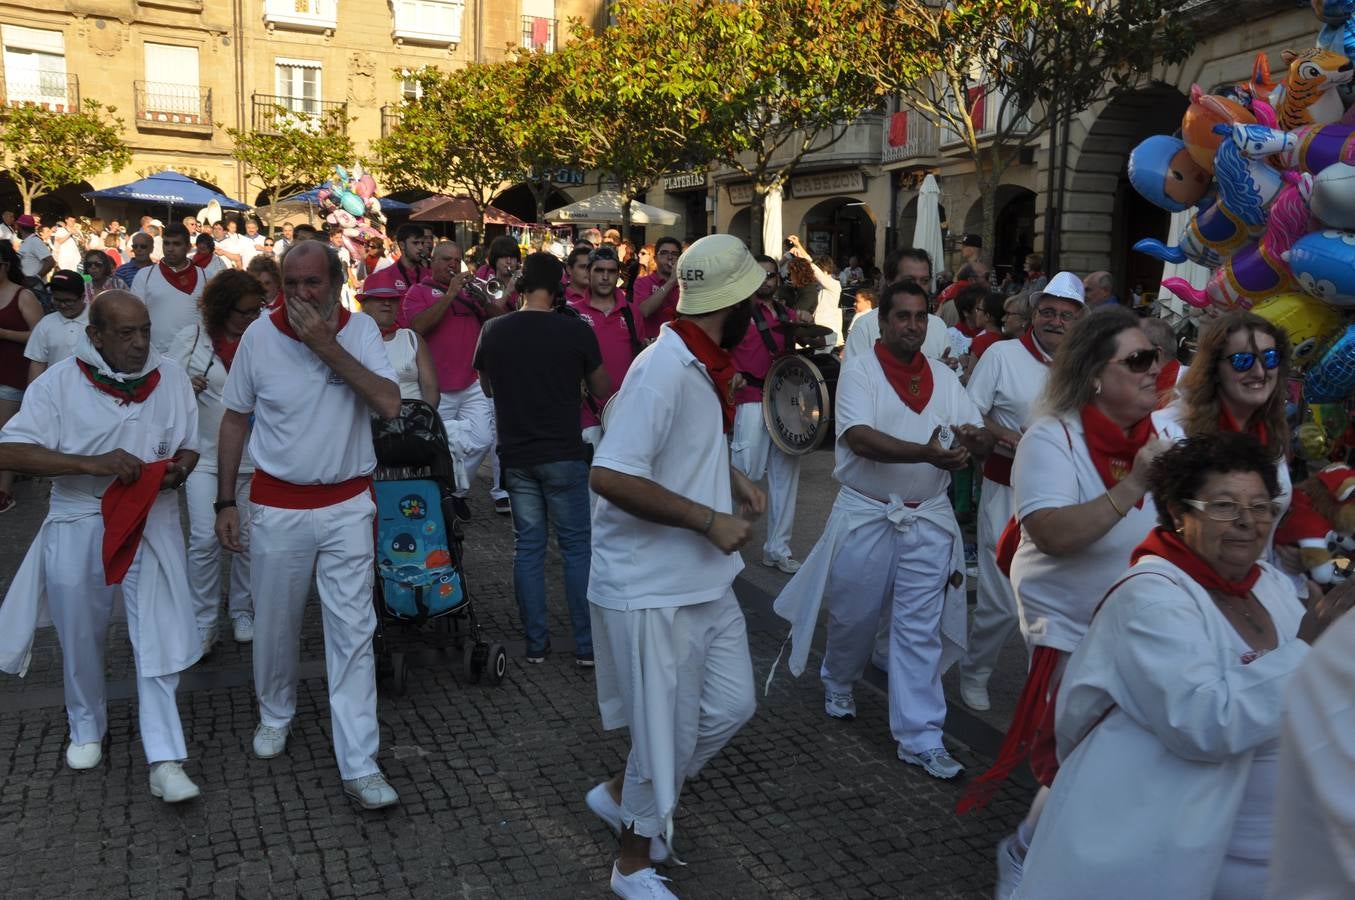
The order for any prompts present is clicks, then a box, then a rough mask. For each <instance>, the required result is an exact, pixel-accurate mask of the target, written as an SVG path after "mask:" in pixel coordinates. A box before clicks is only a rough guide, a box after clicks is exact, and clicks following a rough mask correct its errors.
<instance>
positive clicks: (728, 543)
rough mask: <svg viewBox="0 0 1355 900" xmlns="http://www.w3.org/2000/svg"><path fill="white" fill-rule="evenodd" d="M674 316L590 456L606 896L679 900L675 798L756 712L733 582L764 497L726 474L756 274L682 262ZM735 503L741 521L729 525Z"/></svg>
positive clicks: (736, 265) (725, 254) (742, 251)
mask: <svg viewBox="0 0 1355 900" xmlns="http://www.w3.org/2000/svg"><path fill="white" fill-rule="evenodd" d="M677 271H678V279H679V285H680V297H679V299H678V304H677V312H678V316H679V318H678V319H677V320H676V321H675V322H673V323H672V324H671V325H670V326H669V327H667V328H664V329H662V331H660V333H659V338H658V340H657V341H656V342H655V343H654V345H653V346H651V347H650V348H649V349H647V350H646V351H645V352H644V353H642V354H641V355H640V356H639V357H638V358H637V359H636V361H635V364H634V365H633V366H632V367H631V369H630V370H629V371H628V372H627V373H626V380H625V381H624V382H623V383H622V385H621V390H620V391H619V392H618V393H617V394H616V396H615V397H613V398H612V402H611V404H610V405H609V412H608V416H607V418H608V420H609V422H612V423H618V424H614V425H611V427H608V428H607V429H606V431H605V433H604V434H603V438H602V443H601V444H600V445H599V446H598V449H597V453H596V455H595V456H594V458H593V474H592V487H593V490H595V491H596V492H597V493H598V494H599V495H600V497H601V499H600V500H599V502H598V507H597V511H596V512H595V514H594V518H593V565H592V573H591V575H590V579H589V589H588V590H589V599H590V601H591V603H592V610H593V652H594V654H595V655H596V660H597V669H596V678H597V687H598V706H599V707H600V709H601V712H602V719H603V726H604V727H605V728H608V729H612V728H620V727H623V726H624V727H628V728H629V729H630V737H631V752H630V758H629V761H628V763H627V765H626V770H625V772H624V773H620V774H617V775H616V776H615V777H614V778H612V779H611V780H610V781H606V782H603V783H601V784H598V785H597V786H595V787H594V788H593V789H592V790H591V791H589V792H588V796H587V802H588V806H589V808H590V809H592V810H593V812H594V813H595V814H597V815H598V816H599V817H600V818H602V819H603V820H604V821H605V822H607V824H608V825H610V826H611V827H612V829H613V830H614V831H618V832H620V834H621V852H620V857H619V858H618V859H617V860H616V863H615V865H614V866H613V868H612V877H611V888H612V891H613V892H614V893H616V894H617V895H618V896H620V897H632V898H646V900H659V898H665V897H673V896H674V895H673V893H672V892H671V891H669V890H668V888H667V887H666V886H665V885H664V881H665V879H662V878H660V877H659V876H658V875H657V874H656V873H655V871H654V868H653V862H662V861H664V860H665V859H667V858H668V857H669V849H668V838H669V837H670V836H671V833H672V821H673V813H674V811H675V810H676V807H677V801H678V795H679V794H680V792H681V790H682V784H683V782H684V781H685V780H686V779H687V778H692V777H695V776H696V774H697V773H698V772H699V771H700V770H701V768H702V766H704V765H705V764H706V763H707V762H708V761H709V760H710V759H711V758H712V757H713V756H714V755H715V754H716V753H718V752H719V751H720V749H721V748H722V747H724V745H725V744H726V743H728V741H729V740H730V739H731V738H732V737H733V736H734V734H735V733H737V732H738V730H739V729H740V728H741V727H742V726H743V724H744V723H745V722H747V721H748V719H749V718H750V717H751V716H752V715H753V712H754V709H755V706H756V702H755V699H754V690H753V668H752V662H751V660H750V658H749V655H748V636H747V629H746V626H745V624H744V619H743V613H742V611H741V610H740V608H739V604H738V600H736V599H735V597H734V592H733V590H732V584H733V581H734V577H735V576H736V575H737V574H738V573H739V570H740V569H742V568H743V561H742V559H741V558H740V557H739V556H738V554H737V553H736V552H735V551H737V550H738V549H739V547H741V546H743V544H744V543H746V542H747V540H748V536H749V532H750V525H749V522H748V521H747V519H746V518H745V516H751V515H754V514H758V513H761V511H762V509H763V506H764V505H765V502H766V498H765V497H764V496H763V494H762V492H761V491H759V490H758V489H757V488H756V487H754V486H753V484H752V482H750V481H749V480H748V479H747V477H746V476H744V475H743V474H742V473H741V472H739V471H738V470H736V469H734V468H733V467H732V466H731V465H730V459H729V448H728V446H727V445H726V443H725V434H726V433H727V432H728V431H729V429H730V427H731V425H732V423H733V420H734V396H733V384H732V379H733V377H734V374H735V372H734V367H733V363H732V361H731V360H730V358H729V354H728V350H729V348H731V347H733V346H734V345H736V344H737V343H738V342H739V341H740V340H741V339H742V337H743V335H744V334H745V332H746V331H747V328H748V322H749V319H750V312H751V306H750V304H749V298H750V297H751V296H752V294H753V292H754V291H755V290H757V287H758V285H760V284H761V283H762V280H763V275H764V273H763V271H762V268H761V267H760V266H759V265H758V264H757V263H756V262H755V261H754V260H753V257H752V256H751V255H750V254H749V253H748V250H747V248H746V247H744V245H743V242H742V241H739V240H738V239H737V238H735V237H733V236H731V235H727V234H716V235H711V236H709V237H704V238H701V239H700V240H698V241H696V242H695V243H694V244H692V246H691V247H690V248H689V249H688V250H687V252H686V253H684V254H683V255H682V257H681V258H680V259H679V260H678V264H677ZM733 502H737V503H738V504H739V505H740V506H741V507H742V511H743V514H744V515H738V514H736V513H735V510H734V507H733Z"/></svg>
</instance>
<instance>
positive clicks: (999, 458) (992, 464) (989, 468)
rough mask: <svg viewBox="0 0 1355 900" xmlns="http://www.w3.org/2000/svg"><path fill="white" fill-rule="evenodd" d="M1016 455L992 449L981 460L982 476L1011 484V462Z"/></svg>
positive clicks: (1014, 459) (1014, 460)
mask: <svg viewBox="0 0 1355 900" xmlns="http://www.w3.org/2000/svg"><path fill="white" fill-rule="evenodd" d="M1014 462H1016V457H1014V456H1008V455H1007V454H1005V453H998V452H997V451H996V450H994V451H993V452H992V453H989V454H988V456H987V458H985V459H984V461H983V477H984V478H987V479H988V480H989V481H995V482H997V483H998V484H1005V485H1006V486H1007V487H1011V485H1012V463H1014Z"/></svg>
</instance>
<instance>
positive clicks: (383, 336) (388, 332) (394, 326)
mask: <svg viewBox="0 0 1355 900" xmlns="http://www.w3.org/2000/svg"><path fill="white" fill-rule="evenodd" d="M376 327H377V328H380V329H381V339H382V340H385V339H386V338H388V337H390V336H391V335H393V334H395V332H397V331H399V330H400V326H399V325H397V324H395V323H391V327H389V328H386V327H385V326H382V325H378V326H376Z"/></svg>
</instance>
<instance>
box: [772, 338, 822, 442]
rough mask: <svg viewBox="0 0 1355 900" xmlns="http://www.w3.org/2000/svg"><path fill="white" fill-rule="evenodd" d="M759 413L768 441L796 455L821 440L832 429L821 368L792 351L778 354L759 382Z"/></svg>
mask: <svg viewBox="0 0 1355 900" xmlns="http://www.w3.org/2000/svg"><path fill="white" fill-rule="evenodd" d="M762 417H763V419H764V420H765V421H766V423H767V431H768V433H770V434H771V438H772V442H773V443H775V444H776V446H778V447H780V448H781V449H782V450H784V451H785V452H786V453H789V454H792V455H794V456H799V455H800V454H803V453H809V452H811V451H812V450H814V449H816V448H817V447H818V446H819V445H820V444H822V443H823V442H824V440H825V438H827V437H828V434H829V432H831V431H832V430H833V417H832V408H831V396H830V393H829V390H828V383H827V382H826V381H825V379H824V377H823V372H822V371H820V369H819V367H818V366H817V365H815V364H814V363H813V361H811V360H810V359H808V358H806V357H804V356H799V355H796V354H787V355H785V356H782V357H779V358H778V359H777V360H776V361H775V362H773V363H772V367H771V369H770V370H768V372H767V377H766V378H765V379H764V380H763V383H762Z"/></svg>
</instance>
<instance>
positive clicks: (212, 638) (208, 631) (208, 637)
mask: <svg viewBox="0 0 1355 900" xmlns="http://www.w3.org/2000/svg"><path fill="white" fill-rule="evenodd" d="M198 633H199V635H201V637H202V655H203V656H204V657H205V656H207V655H208V654H209V653H211V652H212V650H213V649H214V648H215V647H216V638H217V623H215V622H213V623H212V624H211V625H210V626H208V627H207V628H200V629H198Z"/></svg>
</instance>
